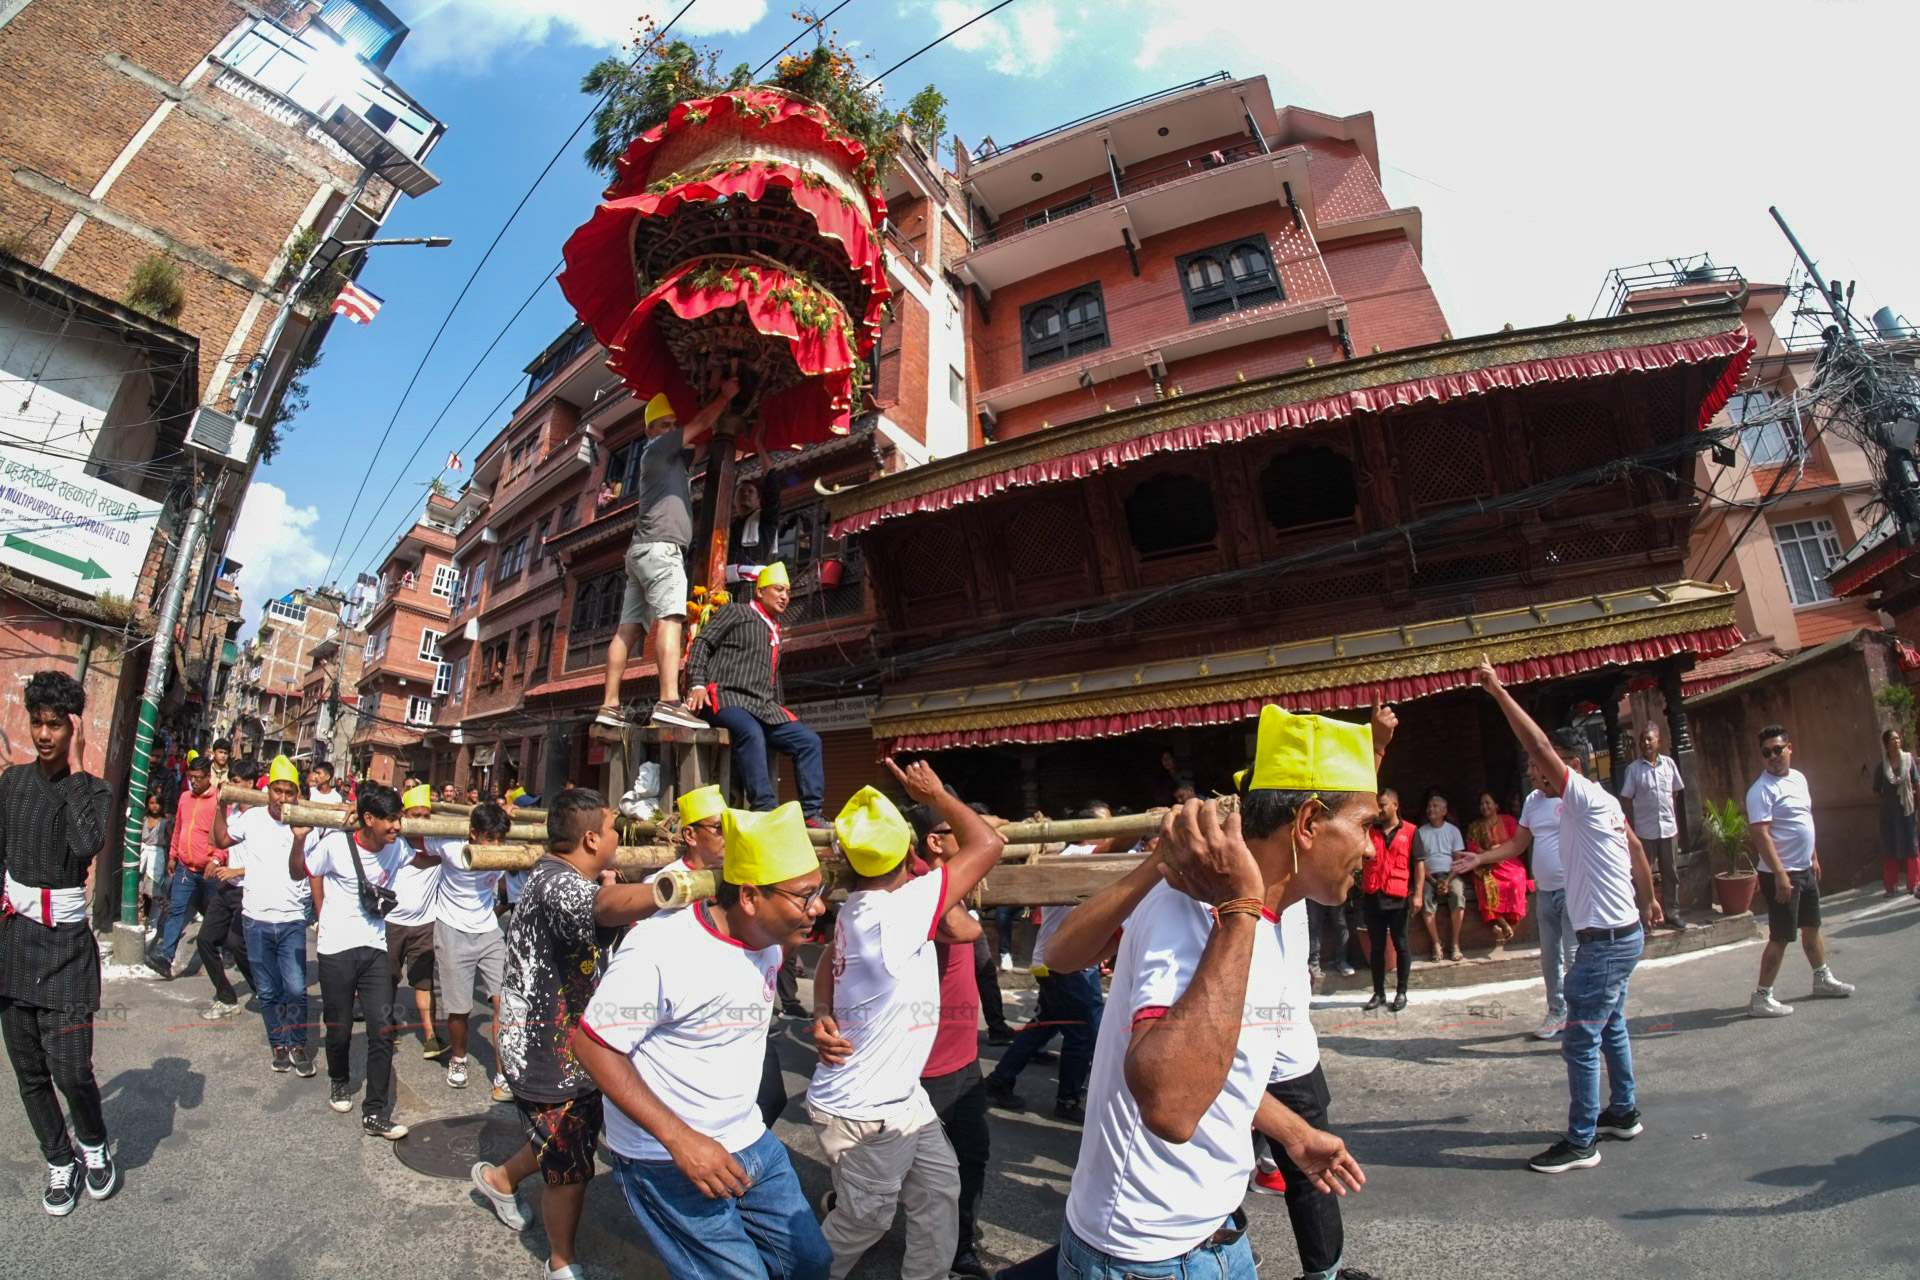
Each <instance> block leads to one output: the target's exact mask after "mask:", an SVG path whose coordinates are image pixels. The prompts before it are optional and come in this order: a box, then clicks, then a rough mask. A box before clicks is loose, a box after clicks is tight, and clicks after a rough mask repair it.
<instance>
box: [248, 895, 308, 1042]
mask: <svg viewBox="0 0 1920 1280" xmlns="http://www.w3.org/2000/svg"><path fill="white" fill-rule="evenodd" d="M246 927H247V959H248V960H250V961H251V962H252V963H253V980H254V982H255V983H256V984H257V990H258V992H259V995H260V1016H261V1018H262V1019H264V1020H265V1021H266V1024H267V1043H268V1044H270V1045H272V1046H273V1047H274V1048H276V1049H304V1048H306V1047H307V925H306V922H305V921H304V920H289V921H287V922H285V923H282V924H268V923H266V922H265V921H264V920H248V921H247V922H246Z"/></svg>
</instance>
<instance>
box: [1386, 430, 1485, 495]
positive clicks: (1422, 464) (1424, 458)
mask: <svg viewBox="0 0 1920 1280" xmlns="http://www.w3.org/2000/svg"><path fill="white" fill-rule="evenodd" d="M1396 435H1397V443H1398V446H1399V453H1400V456H1399V458H1398V459H1397V460H1396V461H1397V464H1398V465H1397V470H1398V473H1399V476H1400V479H1401V483H1402V485H1403V487H1404V488H1405V490H1406V492H1407V493H1408V494H1409V495H1410V496H1411V497H1412V499H1413V503H1414V505H1415V506H1431V505H1443V504H1450V503H1455V502H1460V501H1462V500H1464V499H1469V498H1484V497H1487V496H1488V495H1490V494H1491V493H1492V492H1493V480H1492V477H1491V476H1490V475H1489V473H1488V468H1487V455H1486V450H1485V448H1484V445H1483V433H1482V431H1481V429H1480V424H1479V423H1478V422H1476V421H1474V420H1471V419H1465V418H1431V417H1422V418H1417V419H1414V420H1413V421H1411V422H1408V423H1405V424H1403V425H1402V426H1401V428H1400V430H1399V431H1398V432H1397V433H1396Z"/></svg>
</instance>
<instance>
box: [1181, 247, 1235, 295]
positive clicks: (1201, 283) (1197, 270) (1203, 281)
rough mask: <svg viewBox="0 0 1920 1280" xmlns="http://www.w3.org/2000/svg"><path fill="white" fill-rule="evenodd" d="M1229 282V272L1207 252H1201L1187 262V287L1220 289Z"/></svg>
mask: <svg viewBox="0 0 1920 1280" xmlns="http://www.w3.org/2000/svg"><path fill="white" fill-rule="evenodd" d="M1226 282H1227V273H1226V272H1224V271H1222V270H1221V269H1220V264H1219V263H1218V262H1216V261H1215V260H1214V259H1212V258H1210V257H1208V256H1207V255H1205V254H1201V255H1200V256H1199V257H1197V258H1195V259H1194V260H1193V261H1192V262H1189V263H1188V264H1187V288H1189V289H1194V290H1199V289H1218V288H1219V287H1220V286H1221V285H1223V284H1225V283H1226Z"/></svg>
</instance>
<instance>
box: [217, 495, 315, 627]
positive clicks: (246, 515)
mask: <svg viewBox="0 0 1920 1280" xmlns="http://www.w3.org/2000/svg"><path fill="white" fill-rule="evenodd" d="M319 522H320V509H319V508H318V507H295V506H290V505H288V503H287V495H286V491H285V490H283V489H281V488H280V487H279V486H278V485H272V484H268V483H267V482H266V481H264V480H255V481H254V482H253V484H252V485H251V486H250V487H249V488H248V489H247V497H246V500H245V501H244V502H242V503H241V504H240V518H239V519H238V520H236V521H235V522H234V527H233V538H232V540H231V541H230V542H229V543H228V545H227V554H228V555H229V556H231V557H232V558H233V559H235V560H238V561H239V562H240V576H239V578H238V579H237V580H236V582H235V585H236V586H238V587H239V588H240V598H241V600H242V602H243V603H244V605H245V612H246V616H247V618H248V620H249V623H251V622H252V621H254V620H257V619H258V618H259V616H260V609H261V606H262V605H263V604H265V603H266V602H267V601H268V600H273V599H277V598H278V597H280V596H283V595H285V594H286V593H287V592H289V591H291V590H292V589H293V588H295V587H307V586H313V585H314V583H315V579H317V578H318V577H319V576H320V575H321V574H323V573H325V572H326V571H327V555H326V552H324V551H322V550H321V549H320V547H319V546H318V545H317V540H316V539H315V536H314V526H315V525H317V524H318V523H319Z"/></svg>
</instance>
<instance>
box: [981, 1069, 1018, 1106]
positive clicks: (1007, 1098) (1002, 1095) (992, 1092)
mask: <svg viewBox="0 0 1920 1280" xmlns="http://www.w3.org/2000/svg"><path fill="white" fill-rule="evenodd" d="M987 1105H988V1106H990V1107H999V1108H1000V1109H1001V1110H1002V1111H1025V1110H1026V1109H1027V1100H1026V1099H1025V1098H1022V1097H1021V1096H1020V1095H1019V1094H1017V1093H1015V1092H1014V1091H1013V1083H1012V1082H1011V1081H1006V1082H1002V1081H1001V1079H1000V1077H999V1076H997V1075H993V1074H989V1075H988V1076H987Z"/></svg>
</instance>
